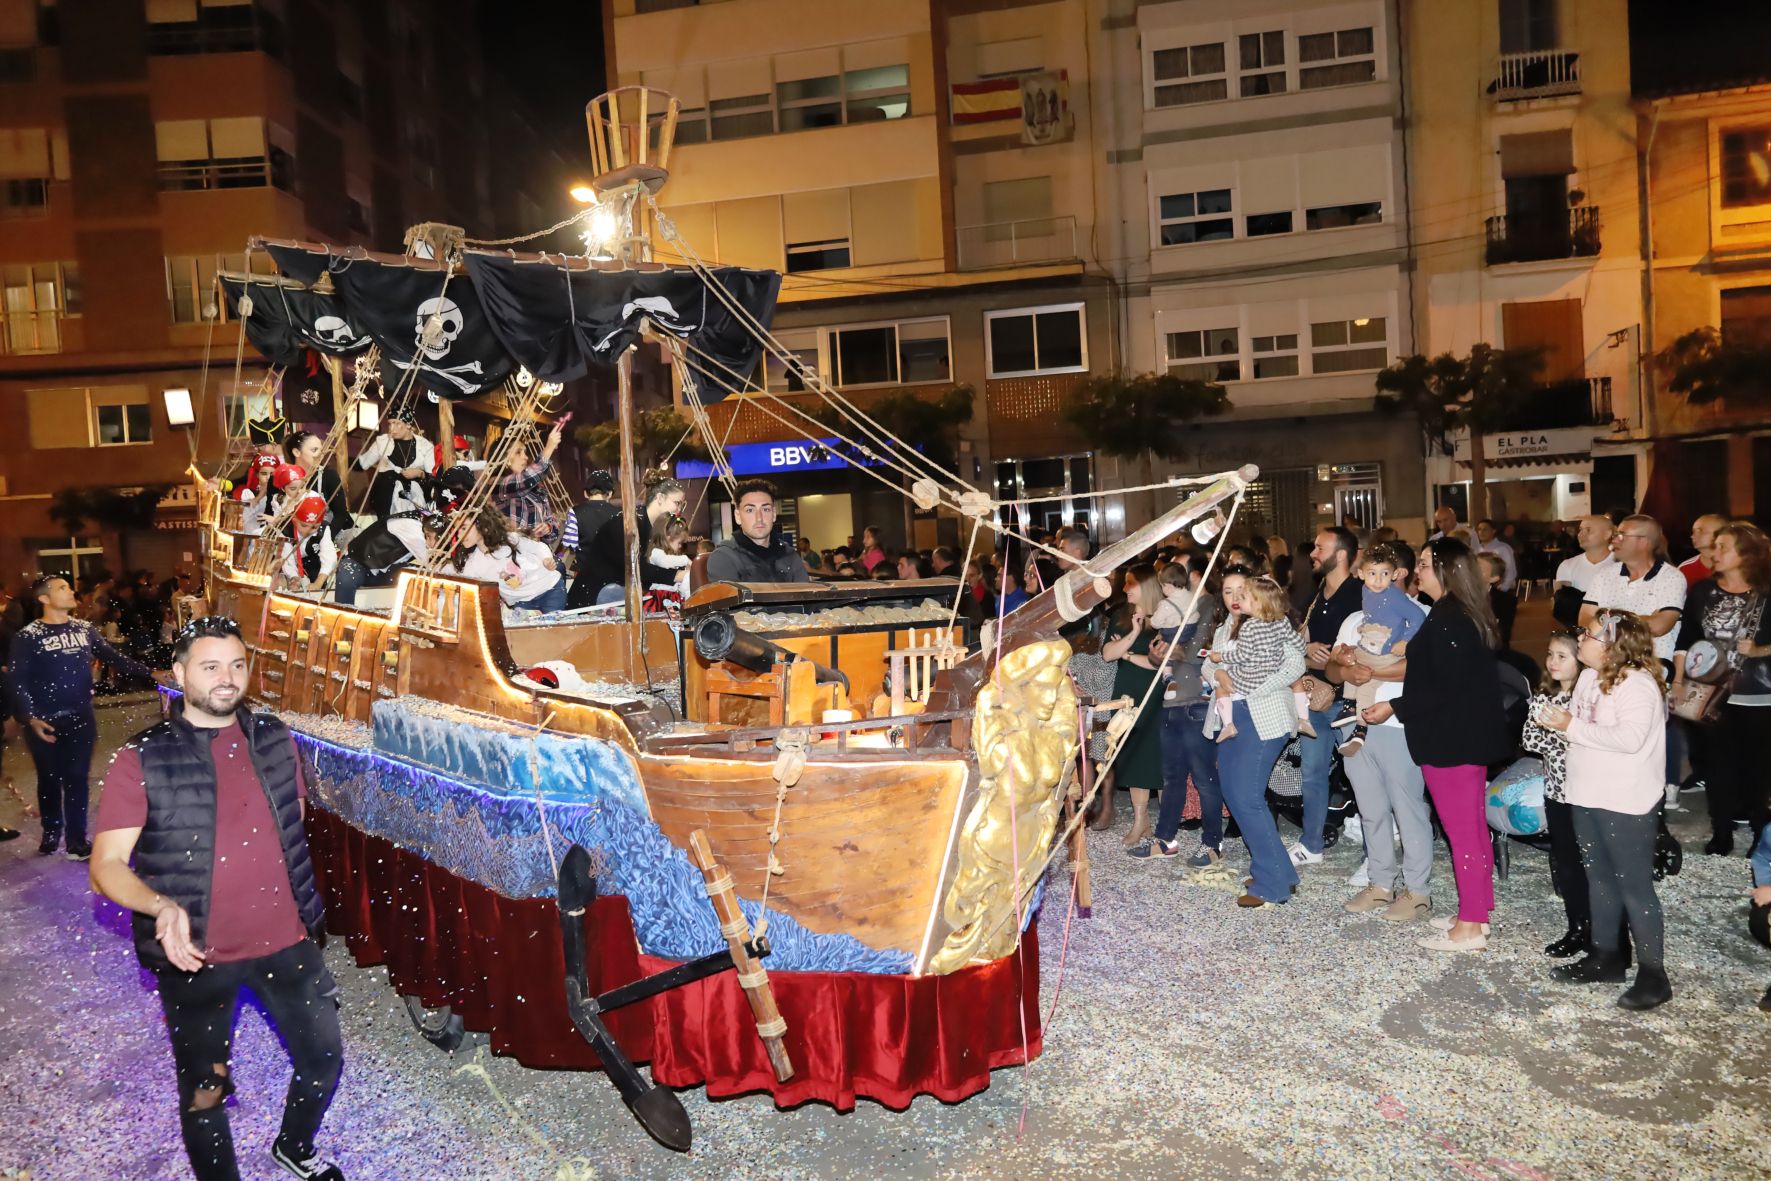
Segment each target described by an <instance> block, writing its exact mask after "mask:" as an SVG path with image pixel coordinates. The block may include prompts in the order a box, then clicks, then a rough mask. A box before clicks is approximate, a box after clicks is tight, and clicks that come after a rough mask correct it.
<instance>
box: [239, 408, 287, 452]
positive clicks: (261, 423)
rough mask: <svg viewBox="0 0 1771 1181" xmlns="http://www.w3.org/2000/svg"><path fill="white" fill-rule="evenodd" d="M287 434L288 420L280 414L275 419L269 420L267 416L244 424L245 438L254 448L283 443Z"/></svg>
mask: <svg viewBox="0 0 1771 1181" xmlns="http://www.w3.org/2000/svg"><path fill="white" fill-rule="evenodd" d="M288 433H289V420H288V419H286V418H284V417H283V416H282V415H280V414H279V415H278V416H277V417H275V418H271V417H270V416H269V415H266V416H265V417H264V418H254V419H253V420H252V421H250V422H248V423H247V424H246V434H247V437H248V438H250V439H251V440H252V445H253V446H254V447H262V446H264V445H266V444H270V445H273V446H275V445H277V444H280V443H282V441H283V436H284V435H286V434H288Z"/></svg>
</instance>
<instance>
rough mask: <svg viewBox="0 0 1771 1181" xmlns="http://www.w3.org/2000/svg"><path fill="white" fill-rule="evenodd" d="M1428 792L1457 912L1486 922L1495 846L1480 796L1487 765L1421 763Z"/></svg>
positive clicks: (1483, 791)
mask: <svg viewBox="0 0 1771 1181" xmlns="http://www.w3.org/2000/svg"><path fill="white" fill-rule="evenodd" d="M1421 774H1422V775H1424V776H1425V777H1426V780H1427V792H1428V794H1430V795H1431V796H1432V797H1433V807H1435V808H1437V809H1438V810H1439V823H1440V824H1441V825H1443V826H1444V828H1445V840H1446V842H1447V843H1448V844H1449V845H1450V846H1451V872H1452V876H1453V877H1455V878H1456V879H1457V917H1458V919H1459V921H1461V922H1465V923H1485V922H1487V921H1488V914H1489V912H1490V911H1492V910H1493V909H1494V846H1493V845H1492V844H1490V843H1489V837H1488V815H1487V811H1486V808H1485V805H1486V803H1487V801H1486V800H1485V799H1484V798H1483V797H1484V796H1485V795H1486V794H1487V791H1488V769H1487V768H1486V767H1480V766H1477V765H1475V764H1473V763H1469V764H1465V765H1463V766H1461V767H1422V768H1421Z"/></svg>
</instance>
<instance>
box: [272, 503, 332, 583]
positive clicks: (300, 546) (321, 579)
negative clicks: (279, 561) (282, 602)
mask: <svg viewBox="0 0 1771 1181" xmlns="http://www.w3.org/2000/svg"><path fill="white" fill-rule="evenodd" d="M289 529H290V536H289V537H288V539H287V540H285V541H284V542H283V569H282V580H281V581H282V589H284V590H290V591H295V592H297V593H302V592H308V591H318V590H321V589H322V588H324V587H325V585H326V582H327V580H328V579H330V578H331V577H332V573H333V571H334V570H336V569H337V568H338V547H337V545H336V544H335V543H334V542H333V540H332V530H331V528H330V527H329V526H328V525H327V524H326V498H325V497H323V496H321V495H320V494H319V493H318V492H309V493H307V494H306V495H305V496H303V497H302V498H301V501H300V503H298V504H297V505H296V506H295V512H294V513H293V514H292V515H291V516H290V518H289Z"/></svg>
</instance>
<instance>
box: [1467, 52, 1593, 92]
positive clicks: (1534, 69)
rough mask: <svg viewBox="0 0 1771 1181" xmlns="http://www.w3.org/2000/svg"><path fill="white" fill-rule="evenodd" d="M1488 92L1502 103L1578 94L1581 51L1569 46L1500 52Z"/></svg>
mask: <svg viewBox="0 0 1771 1181" xmlns="http://www.w3.org/2000/svg"><path fill="white" fill-rule="evenodd" d="M1489 91H1490V93H1492V94H1493V95H1494V97H1495V99H1496V100H1498V101H1500V102H1503V103H1505V102H1519V101H1521V100H1523V99H1528V98H1555V97H1557V96H1559V95H1565V94H1579V93H1580V54H1578V53H1576V52H1574V51H1573V50H1570V49H1536V50H1532V51H1531V52H1530V53H1503V54H1501V55H1500V68H1499V70H1498V72H1497V74H1496V77H1495V79H1494V85H1492V86H1490V87H1489Z"/></svg>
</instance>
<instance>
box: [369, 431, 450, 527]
mask: <svg viewBox="0 0 1771 1181" xmlns="http://www.w3.org/2000/svg"><path fill="white" fill-rule="evenodd" d="M393 421H395V422H403V423H405V424H406V425H408V426H410V427H411V428H412V437H411V438H410V439H395V438H394V437H393V436H391V435H389V434H387V433H386V432H383V433H382V434H379V435H376V436H375V438H374V439H372V440H370V442H369V445H368V446H367V447H364V448H363V450H362V452H361V453H360V454H359V455H358V456H357V466H358V467H360V468H362V469H363V470H364V471H366V472H371V473H373V474H372V475H371V477H370V483H369V511H370V512H372V513H374V514H375V515H376V516H378V517H388V516H391V515H392V514H394V513H396V512H404V511H407V510H410V509H414V508H423V507H425V506H426V505H427V504H428V503H429V502H428V501H427V499H426V498H425V494H424V483H423V480H424V477H425V476H429V475H431V474H432V473H433V472H434V471H435V470H436V448H435V447H434V446H432V444H431V442H430V440H429V439H426V438H425V437H424V436H423V435H422V434H421V433H419V430H418V419H417V416H416V415H414V414H413V413H412V411H411V410H401V411H399V412H397V413H396V414H394V415H393ZM411 468H418V469H419V470H420V471H421V472H422V473H423V475H422V476H419V477H418V478H412V477H409V476H406V475H405V474H404V473H405V472H406V471H408V470H409V469H411Z"/></svg>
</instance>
